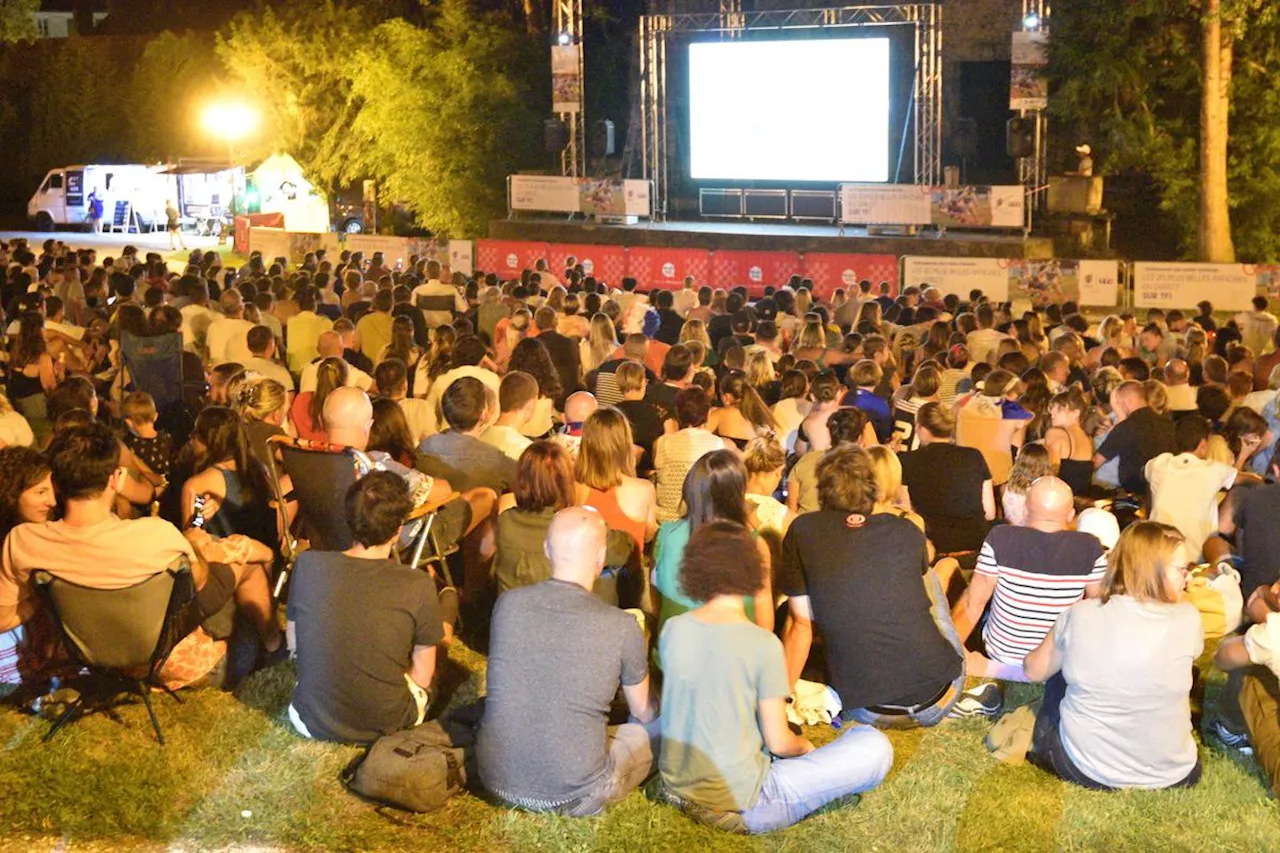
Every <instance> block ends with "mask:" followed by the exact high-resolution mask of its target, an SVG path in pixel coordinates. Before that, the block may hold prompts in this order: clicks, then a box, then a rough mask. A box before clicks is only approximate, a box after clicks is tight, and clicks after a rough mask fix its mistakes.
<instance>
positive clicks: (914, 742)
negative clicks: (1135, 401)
mask: <svg viewBox="0 0 1280 853" xmlns="http://www.w3.org/2000/svg"><path fill="white" fill-rule="evenodd" d="M443 675H444V677H447V678H450V679H451V680H453V681H456V682H460V687H459V688H458V691H457V699H458V700H460V701H465V700H467V699H469V698H471V697H473V696H475V695H476V693H477V690H478V689H479V688H480V687H481V685H482V684H483V677H484V659H483V658H482V657H481V656H479V655H478V654H475V653H474V652H471V651H470V650H468V649H467V648H465V647H463V646H461V644H458V645H456V646H455V647H454V648H453V649H452V650H451V651H450V661H449V663H448V664H446V670H445V672H444V673H443ZM1218 678H1219V683H1220V681H1221V676H1220V675H1219V676H1218ZM292 679H293V669H292V664H286V665H282V666H278V667H276V668H274V669H272V670H268V671H266V672H262V673H258V674H257V675H256V676H254V677H253V678H251V679H249V680H248V681H246V682H245V683H244V684H243V685H242V686H241V687H240V689H239V690H238V691H237V693H236V694H235V695H231V694H227V693H222V692H219V691H214V690H205V691H200V692H193V693H186V694H185V695H184V700H185V701H184V704H183V705H182V706H178V705H176V704H175V703H174V702H173V700H171V699H169V698H167V697H158V698H157V699H156V700H155V705H156V709H157V712H158V714H159V716H160V721H161V725H162V726H163V727H164V730H165V735H166V738H167V740H168V741H169V744H168V746H166V747H163V748H162V747H160V746H158V745H157V744H156V743H155V742H154V740H153V739H152V735H151V732H150V729H149V726H148V724H147V721H146V715H145V711H144V710H143V709H142V706H141V705H136V706H130V707H126V708H123V709H121V714H120V716H121V718H122V720H123V724H120V723H116V722H113V721H111V720H110V719H108V718H107V717H105V716H102V715H95V716H92V717H89V718H87V719H85V720H82V721H81V722H79V723H76V724H74V725H72V726H71V727H70V728H68V729H65V730H64V731H62V732H59V733H58V735H57V736H56V737H55V738H54V739H53V741H52V743H50V744H42V743H41V742H40V737H41V736H42V735H43V734H44V733H45V732H46V731H47V730H48V726H49V723H47V722H45V721H43V720H38V719H35V718H32V717H27V716H22V715H19V714H17V713H15V712H13V711H10V710H4V711H0V743H3V744H4V745H5V748H4V751H3V753H0V850H4V851H8V850H22V851H28V850H30V851H54V850H56V851H116V850H126V851H129V850H139V851H152V850H206V849H216V850H226V849H234V850H242V851H247V850H254V851H260V850H290V851H292V850H324V851H344V850H352V851H356V850H359V851H375V850H377V851H380V850H387V851H391V850H395V851H403V850H415V851H438V850H439V851H443V850H448V851H451V853H452V851H457V853H467V851H507V850H512V851H587V850H609V851H614V850H617V851H645V853H649V851H655V850H664V851H665V850H675V851H688V853H692V851H703V850H707V851H720V850H760V851H805V853H811V851H846V850H847V851H855V850H856V851H878V850H884V851H917V850H954V851H977V850H1001V851H1005V850H1008V851H1020V850H1062V851H1095V850H1108V851H1110V850H1158V851H1165V850H1188V851H1197V853H1200V851H1265V850H1280V808H1278V807H1277V805H1276V804H1275V803H1273V802H1272V801H1271V800H1270V799H1269V798H1268V796H1267V791H1266V786H1265V784H1264V782H1263V780H1262V777H1261V775H1260V774H1259V771H1258V769H1257V766H1256V765H1255V764H1254V762H1253V761H1252V760H1251V759H1239V758H1235V757H1231V756H1227V755H1224V754H1222V753H1220V752H1217V751H1215V750H1213V749H1204V750H1203V751H1202V754H1203V756H1204V760H1205V762H1206V770H1205V775H1204V780H1203V781H1202V782H1201V784H1200V785H1199V787H1198V788H1196V789H1193V790H1190V791H1177V792H1153V793H1148V792H1134V793H1122V794H1100V793H1094V792H1089V791H1084V790H1082V789H1078V788H1073V787H1070V786H1068V785H1065V784H1063V783H1061V782H1059V781H1057V780H1056V779H1054V778H1052V777H1050V776H1048V775H1047V774H1045V773H1042V772H1041V771H1039V770H1036V769H1034V768H1032V767H1030V766H1022V767H1008V766H1004V765H1001V764H998V763H997V762H996V761H994V760H993V759H991V758H990V757H989V756H988V754H987V753H986V750H985V749H984V747H983V745H982V738H983V735H984V734H985V732H986V730H987V728H988V726H989V723H987V722H985V721H980V720H979V721H963V722H961V721H947V722H945V723H944V724H943V725H941V726H940V727H938V728H936V729H933V730H929V731H923V732H922V731H915V732H908V733H901V734H899V733H893V734H890V735H889V736H890V738H891V739H892V741H893V745H894V749H895V751H896V755H895V760H894V769H893V772H892V773H891V774H890V775H889V778H888V780H887V781H886V782H885V784H884V785H883V786H882V787H881V788H880V789H878V790H876V791H873V792H871V793H870V794H867V795H866V796H864V797H863V798H862V800H861V802H859V803H857V804H851V803H837V804H835V805H833V806H832V807H829V808H828V809H827V810H826V811H825V812H824V813H822V814H819V815H816V816H814V817H812V818H810V819H809V820H806V821H804V822H802V823H800V824H799V825H797V826H794V827H792V828H790V829H788V830H785V831H783V832H779V833H774V834H772V835H769V836H765V837H761V838H751V839H748V838H741V837H733V836H727V835H722V834H720V833H717V832H716V831H713V830H710V829H706V828H703V827H701V826H698V825H695V824H694V823H692V822H690V821H689V820H688V819H687V818H685V817H684V816H683V815H681V814H680V813H678V812H677V811H675V810H674V809H672V808H670V807H668V806H666V805H661V804H657V803H654V802H650V801H649V800H646V799H645V797H644V796H643V795H642V794H640V793H634V794H632V795H631V796H630V797H629V798H627V799H626V800H625V801H624V802H622V803H621V804H619V805H618V806H616V807H614V808H612V809H611V810H609V811H608V812H607V813H606V814H605V815H604V816H602V817H598V818H593V819H588V820H571V819H567V818H557V817H547V816H540V815H531V814H524V813H520V812H515V811H508V810H504V809H499V808H495V807H493V806H490V805H488V804H486V803H484V802H482V801H481V800H479V799H477V798H475V797H471V796H463V797H461V798H458V799H455V800H454V801H452V802H451V803H450V804H449V805H448V806H447V807H446V808H445V809H444V810H443V811H441V812H437V813H434V814H428V815H410V814H406V813H402V812H395V811H391V810H385V811H384V810H379V809H377V808H375V807H374V806H372V805H369V804H367V803H364V802H362V801H360V800H358V799H356V798H355V797H352V796H350V795H349V794H347V793H346V792H345V791H344V789H343V788H342V787H341V785H340V784H339V783H338V780H337V775H338V772H339V770H340V769H341V768H342V767H343V766H344V765H345V764H346V763H347V761H348V760H350V758H351V757H352V756H354V755H356V754H357V750H355V749H352V748H347V747H340V746H333V745H327V744H321V743H312V742H307V741H304V740H302V739H300V738H298V737H296V736H294V735H293V734H292V731H291V729H289V728H288V724H287V722H285V721H284V709H285V707H286V705H287V702H288V698H289V692H290V690H291V688H292ZM1216 686H1217V684H1215V685H1212V686H1211V689H1210V696H1211V700H1210V701H1211V702H1212V696H1213V692H1214V688H1216ZM1035 692H1036V688H1031V687H1016V688H1014V689H1013V690H1011V691H1010V693H1009V695H1008V696H1007V698H1006V704H1007V705H1008V706H1010V707H1012V705H1013V704H1021V703H1023V702H1026V701H1029V700H1030V699H1031V698H1033V697H1034V695H1035ZM1211 710H1212V708H1210V711H1211ZM807 734H809V736H811V737H812V738H814V739H815V741H818V742H820V743H821V742H825V741H826V740H829V739H830V738H831V736H832V734H831V730H830V729H829V728H826V727H818V728H814V729H812V730H810V731H808V732H807ZM246 812H250V813H251V814H250V815H249V816H245V814H244V813H246Z"/></svg>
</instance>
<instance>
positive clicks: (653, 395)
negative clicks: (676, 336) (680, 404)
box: [632, 344, 693, 426]
mask: <svg viewBox="0 0 1280 853" xmlns="http://www.w3.org/2000/svg"><path fill="white" fill-rule="evenodd" d="M692 381H693V352H692V351H691V350H690V349H689V348H688V347H686V346H685V345H684V344H676V345H675V346H673V347H672V348H671V349H669V350H667V354H666V355H665V356H663V358H662V381H661V382H657V381H654V380H652V379H650V380H648V387H647V388H646V390H645V397H644V399H645V401H646V402H648V403H651V404H652V405H654V406H656V407H657V409H658V412H659V413H660V414H661V415H662V419H663V420H675V417H676V395H677V394H679V393H680V392H681V391H682V390H684V389H685V388H688V387H689V383H690V382H692ZM632 425H633V426H634V423H633V424H632Z"/></svg>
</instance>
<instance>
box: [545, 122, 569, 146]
mask: <svg viewBox="0 0 1280 853" xmlns="http://www.w3.org/2000/svg"><path fill="white" fill-rule="evenodd" d="M542 147H543V149H544V150H545V151H546V152H547V153H548V154H559V153H560V152H561V151H563V150H564V149H566V148H568V147H569V125H567V124H565V123H564V122H563V121H561V120H560V119H558V118H549V119H547V120H546V121H544V122H543V123H542Z"/></svg>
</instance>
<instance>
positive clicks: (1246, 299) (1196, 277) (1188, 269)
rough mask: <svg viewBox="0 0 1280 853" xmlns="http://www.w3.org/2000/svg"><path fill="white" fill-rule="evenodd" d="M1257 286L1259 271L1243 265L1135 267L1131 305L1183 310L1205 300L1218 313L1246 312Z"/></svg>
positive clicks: (1139, 265) (1135, 265) (1140, 264)
mask: <svg viewBox="0 0 1280 853" xmlns="http://www.w3.org/2000/svg"><path fill="white" fill-rule="evenodd" d="M1266 280H1267V281H1268V282H1269V280H1270V276H1269V274H1267V278H1266ZM1258 284H1259V273H1258V268H1256V267H1253V266H1249V265H1245V264H1192V263H1186V264H1178V263H1172V264H1162V263H1136V264H1134V265H1133V304H1134V305H1135V306H1136V307H1138V308H1166V309H1167V308H1183V309H1186V308H1195V307H1196V303H1198V302H1200V301H1202V300H1208V301H1209V302H1212V303H1213V306H1214V307H1215V308H1217V309H1218V310H1220V311H1247V310H1249V306H1250V303H1251V302H1252V300H1253V297H1254V296H1255V295H1256V294H1257V292H1258Z"/></svg>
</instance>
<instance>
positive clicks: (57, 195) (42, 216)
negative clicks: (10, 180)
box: [27, 164, 177, 231]
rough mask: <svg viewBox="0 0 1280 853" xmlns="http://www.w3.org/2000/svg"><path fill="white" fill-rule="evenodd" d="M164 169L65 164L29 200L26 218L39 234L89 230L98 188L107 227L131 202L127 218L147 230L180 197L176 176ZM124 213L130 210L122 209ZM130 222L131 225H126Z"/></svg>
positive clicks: (137, 165) (50, 174)
mask: <svg viewBox="0 0 1280 853" xmlns="http://www.w3.org/2000/svg"><path fill="white" fill-rule="evenodd" d="M163 171H164V166H145V165H141V164H123V165H117V166H107V165H98V164H88V165H84V164H82V165H77V166H63V167H61V168H59V169H50V170H49V173H48V174H47V175H45V177H44V180H43V181H42V182H41V183H40V189H38V190H36V192H35V195H33V196H31V200H30V201H28V202H27V218H28V219H29V220H31V221H33V222H34V223H35V227H36V229H37V230H39V231H52V230H53V229H54V228H56V227H58V226H60V225H65V226H74V227H77V228H80V227H83V228H87V227H89V224H90V223H89V195H90V193H92V192H94V191H95V190H96V191H97V193H98V197H99V198H100V199H102V206H103V212H102V220H103V225H104V227H110V226H111V225H112V222H113V221H114V220H115V219H116V211H117V208H118V207H119V205H120V203H122V202H123V203H127V204H128V208H127V218H128V219H131V220H132V219H134V218H135V216H136V220H137V222H138V223H140V224H141V225H142V226H143V227H149V226H151V225H152V224H153V223H160V224H161V225H163V223H164V206H165V202H166V201H167V200H172V199H176V198H177V183H176V181H175V179H174V177H173V176H172V175H164V174H161V173H162V172H163ZM120 209H121V213H122V214H124V213H125V212H126V209H125V208H120ZM125 224H127V223H125Z"/></svg>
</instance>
